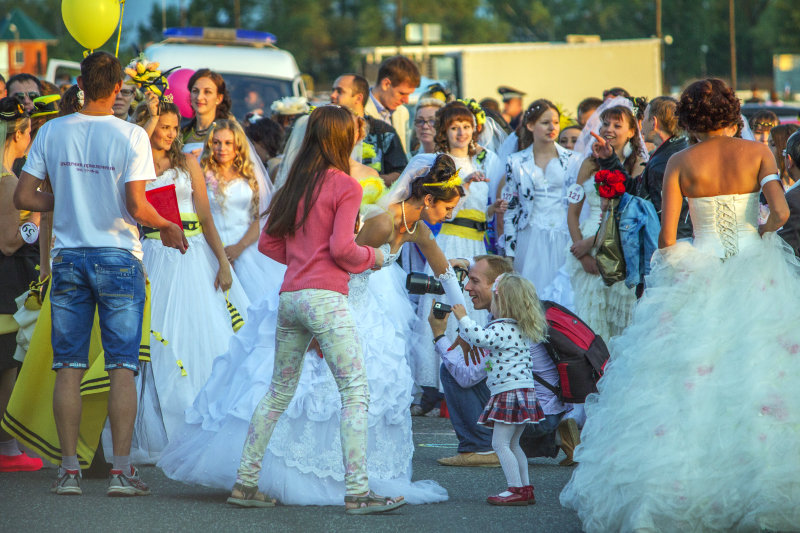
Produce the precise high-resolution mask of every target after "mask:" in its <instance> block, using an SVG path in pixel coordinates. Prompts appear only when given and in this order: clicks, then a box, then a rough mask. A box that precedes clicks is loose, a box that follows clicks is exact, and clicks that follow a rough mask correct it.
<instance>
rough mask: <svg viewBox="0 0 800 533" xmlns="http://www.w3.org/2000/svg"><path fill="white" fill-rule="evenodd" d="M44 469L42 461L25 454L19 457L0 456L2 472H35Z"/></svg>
mask: <svg viewBox="0 0 800 533" xmlns="http://www.w3.org/2000/svg"><path fill="white" fill-rule="evenodd" d="M41 469H42V460H41V459H39V458H38V457H28V456H27V455H25V452H22V453H21V454H19V455H0V472H35V471H37V470H41Z"/></svg>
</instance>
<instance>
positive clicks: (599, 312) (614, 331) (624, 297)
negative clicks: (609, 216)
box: [546, 178, 636, 342]
mask: <svg viewBox="0 0 800 533" xmlns="http://www.w3.org/2000/svg"><path fill="white" fill-rule="evenodd" d="M583 190H584V192H585V193H586V196H585V198H586V200H585V202H586V203H587V204H588V206H589V213H588V215H587V216H586V219H585V220H584V221H583V223H582V224H581V235H583V237H584V238H587V237H593V236H594V235H596V234H597V230H598V229H599V228H600V223H601V222H602V220H603V213H602V211H601V209H600V195H598V194H597V190H596V189H595V186H594V179H593V178H589V179H587V180H586V181H585V182H583ZM571 245H572V242H571V241H569V244H567V246H566V261H565V264H564V268H563V269H562V270H561V272H559V275H558V276H556V279H555V280H554V281H553V285H552V286H551V287H549V288H548V291H546V292H547V294H546V296H550V293H553V292H555V293H560V294H564V292H565V291H563V290H555V289H554V288H555V287H558V286H559V285H564V279H565V277H564V273H566V274H567V275H568V276H569V280H570V282H571V284H572V302H573V306H570V308H571V309H573V310H574V311H575V314H577V315H578V316H579V317H581V319H582V320H583V321H584V322H586V323H587V324H589V327H591V328H592V329H593V330H594V332H595V333H596V334H598V335H600V336H601V337H602V338H603V340H605V341H606V342H608V341H609V340H610V339H611V337H613V336H614V335H619V334H620V333H621V332H622V330H624V329H625V328H626V327H627V325H628V323H629V322H630V319H631V313H632V311H633V306H634V304H635V303H636V293H635V292H634V290H633V289H629V288H628V287H627V286H626V285H625V283H624V282H622V281H618V282H617V283H615V284H613V285H612V286H611V287H608V286H607V285H606V284H605V282H603V278H602V277H600V275H599V274H589V273H588V272H586V271H585V270H584V269H583V266H582V265H581V263H580V261H578V260H577V259H575V256H573V255H572V253H570V251H569V249H570V247H571ZM590 253H591V255H593V256H594V255H595V254H596V253H597V248H596V247H595V248H594V249H593V250H592V251H591V252H590Z"/></svg>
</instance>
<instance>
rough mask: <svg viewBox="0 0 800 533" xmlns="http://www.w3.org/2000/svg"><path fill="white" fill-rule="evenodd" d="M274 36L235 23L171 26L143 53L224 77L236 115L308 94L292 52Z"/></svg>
mask: <svg viewBox="0 0 800 533" xmlns="http://www.w3.org/2000/svg"><path fill="white" fill-rule="evenodd" d="M275 40H276V39H275V36H274V35H272V34H270V33H266V32H258V31H250V30H237V29H232V28H167V29H166V30H164V41H162V42H160V43H157V44H153V45H150V46H148V47H147V48H146V49H145V51H144V55H145V57H147V59H148V60H150V61H158V62H159V63H160V68H161V70H162V72H163V71H167V70H169V69H171V68H172V67H178V66H180V67H181V68H190V69H193V70H197V69H200V68H208V69H211V70H213V71H214V72H217V73H219V74H221V75H222V77H223V78H225V85H226V87H227V89H228V92H229V93H230V95H231V100H232V101H233V115H234V116H235V117H237V118H239V119H241V118H243V117H244V116H245V115H246V114H247V113H248V112H250V111H254V110H259V109H260V110H262V111H263V112H264V113H265V114H266V115H267V116H268V115H269V113H270V111H269V108H270V105H271V104H272V102H273V101H275V100H278V99H279V98H282V97H284V96H306V87H305V84H304V83H303V79H302V78H301V77H300V70H299V69H298V68H297V63H296V62H295V60H294V56H292V54H291V53H289V52H287V51H286V50H281V49H279V48H277V47H276V46H275V44H274V43H275Z"/></svg>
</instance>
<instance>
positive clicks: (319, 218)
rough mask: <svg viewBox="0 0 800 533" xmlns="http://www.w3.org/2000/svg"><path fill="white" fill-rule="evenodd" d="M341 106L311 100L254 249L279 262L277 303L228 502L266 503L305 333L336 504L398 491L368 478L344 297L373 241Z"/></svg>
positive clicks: (360, 390)
mask: <svg viewBox="0 0 800 533" xmlns="http://www.w3.org/2000/svg"><path fill="white" fill-rule="evenodd" d="M354 126H355V122H354V120H353V115H352V114H351V113H350V112H349V111H348V110H347V109H345V108H340V107H338V106H323V107H320V108H317V109H315V110H314V111H313V112H312V113H311V116H310V117H309V120H308V128H307V130H306V135H305V138H304V140H303V144H302V146H301V147H300V150H299V153H298V156H297V158H296V159H295V162H294V164H293V165H292V168H291V170H290V171H289V176H288V178H287V180H286V185H285V186H284V187H282V188H281V189H279V190H278V192H277V193H276V194H275V196H273V198H272V202H271V204H270V207H269V211H268V212H269V219H268V221H267V225H266V227H265V228H264V232H263V233H262V235H261V240H260V242H259V250H261V251H262V252H263V253H264V254H266V255H267V256H269V257H271V258H272V259H274V260H275V261H278V262H280V263H283V264H285V265H286V274H285V276H284V280H283V285H282V286H281V294H280V303H279V307H278V327H277V331H276V336H275V366H274V370H273V374H272V376H273V377H272V384H271V385H270V388H269V391H268V392H267V394H266V395H265V396H264V398H262V400H261V402H260V403H259V404H258V407H257V408H256V411H255V413H253V417H252V419H251V422H250V428H249V430H248V434H247V439H246V440H245V445H244V450H243V451H242V459H241V463H240V465H239V471H238V474H237V480H236V484H235V485H234V488H233V491H232V493H231V497H230V498H228V503H231V504H233V505H238V506H241V507H269V506H272V505H274V504H275V501H274V500H271V499H269V498H268V497H267V496H266V495H264V494H263V493H261V492H259V491H258V478H259V474H260V471H261V461H262V458H263V457H264V453H265V450H266V448H267V445H268V444H269V440H270V437H271V435H272V432H273V430H274V429H275V425H276V423H277V422H278V419H279V418H280V416H281V414H282V413H283V412H284V411H285V410H286V408H287V407H288V405H289V402H290V401H291V399H292V397H293V396H294V392H295V389H296V388H297V383H298V380H299V379H300V373H301V370H302V367H303V358H304V355H305V352H306V347H307V346H308V344H309V342H310V341H311V338H312V337H314V338H316V339H317V341H318V342H319V344H320V347H321V348H322V351H323V352H324V353H325V360H326V362H327V363H328V365H329V366H330V369H331V372H332V373H333V375H334V377H335V379H336V383H337V385H338V387H339V394H340V395H341V400H342V413H341V441H342V455H343V460H344V467H345V487H346V495H345V505H346V508H347V512H348V513H351V514H369V513H376V512H384V511H390V510H392V509H396V508H397V507H400V506H401V505H403V504H405V501H404V500H403V499H402V498H386V497H381V496H377V495H376V494H374V493H373V492H372V491H370V490H369V483H368V480H367V465H366V449H367V404H368V400H367V395H368V387H367V376H366V372H365V368H364V357H363V354H362V352H361V344H360V343H359V342H358V338H357V334H356V329H355V323H354V322H353V319H352V317H351V315H350V310H349V307H348V304H347V287H348V286H347V283H348V281H349V279H350V276H349V275H350V274H351V273H359V272H363V271H365V270H367V269H369V268H380V267H381V265H382V264H383V254H382V252H381V251H380V250H378V249H375V248H371V247H368V246H359V245H357V244H356V243H355V240H354V237H353V235H354V232H355V226H356V219H357V217H358V209H359V206H360V203H361V194H362V189H361V186H360V185H359V184H358V182H357V181H356V180H354V179H353V178H352V177H350V176H349V175H348V174H347V172H348V171H349V168H350V162H349V160H350V153H351V152H352V150H353V146H354V143H355V138H356V131H355V127H354Z"/></svg>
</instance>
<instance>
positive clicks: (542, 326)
mask: <svg viewBox="0 0 800 533" xmlns="http://www.w3.org/2000/svg"><path fill="white" fill-rule="evenodd" d="M490 309H491V312H492V315H493V316H494V317H495V318H496V320H494V321H492V322H490V323H489V324H488V325H487V326H486V327H485V328H482V327H480V326H478V324H476V323H475V321H474V320H472V319H470V318H469V317H468V316H467V314H466V310H465V309H464V307H463V306H461V305H454V306H453V314H454V315H455V316H456V318H457V319H458V330H459V335H460V336H461V337H462V338H463V339H464V340H465V341H467V342H468V343H470V344H473V345H475V346H479V347H481V348H484V349H486V350H487V351H488V356H487V357H486V359H485V361H486V374H487V381H486V384H487V385H488V386H489V392H491V394H492V396H491V397H490V398H489V403H488V405H487V406H486V409H484V410H483V413H482V414H481V416H480V418H479V419H478V424H482V425H485V426H489V427H492V428H493V433H492V448H493V449H494V451H495V453H497V457H498V459H500V466H502V467H503V473H504V474H505V475H506V481H508V490H507V491H504V492H501V493H500V494H498V495H497V496H489V497H488V498H487V499H486V501H488V502H489V503H490V504H492V505H528V504H534V503H536V499H535V498H534V496H533V486H532V485H531V484H530V481H529V479H528V460H527V458H526V457H525V453H524V452H523V451H522V448H520V446H519V438H520V436H521V435H522V431H523V430H524V429H525V424H528V423H537V422H538V421H539V420H541V419H544V413H543V412H542V408H541V407H540V405H539V402H538V401H536V395H535V394H534V390H533V387H534V381H533V371H532V369H531V344H532V343H539V342H542V341H543V340H544V339H545V337H546V335H547V323H546V322H545V319H544V310H543V309H542V305H541V303H540V302H539V298H538V296H537V295H536V289H535V287H534V286H533V283H531V282H530V281H528V280H527V279H525V278H523V277H522V276H520V275H519V274H501V275H500V277H498V278H497V280H495V282H494V285H493V286H492V305H491V308H490Z"/></svg>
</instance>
